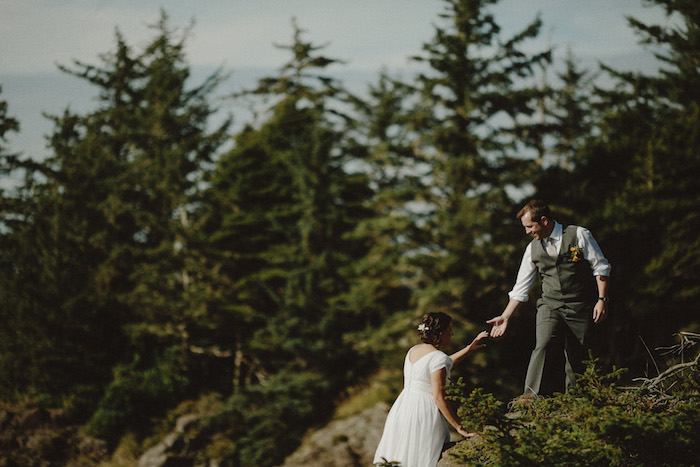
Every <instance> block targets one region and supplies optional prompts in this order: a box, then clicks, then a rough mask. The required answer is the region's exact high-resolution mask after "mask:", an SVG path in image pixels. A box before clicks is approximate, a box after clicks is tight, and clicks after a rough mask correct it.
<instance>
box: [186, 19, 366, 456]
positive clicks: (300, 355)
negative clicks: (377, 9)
mask: <svg viewBox="0 0 700 467" xmlns="http://www.w3.org/2000/svg"><path fill="white" fill-rule="evenodd" d="M302 34H303V31H302V30H300V29H299V28H298V27H296V26H295V31H294V42H293V44H292V45H290V46H283V47H282V48H284V49H286V50H289V51H290V52H291V54H292V59H291V60H290V61H289V62H288V63H287V64H285V65H284V66H283V67H282V68H281V70H280V73H279V75H278V76H272V77H268V78H263V79H261V80H260V81H259V83H258V86H257V87H256V88H254V89H252V90H249V91H246V92H244V93H242V94H243V95H244V96H246V97H247V98H249V99H253V100H254V101H256V102H261V103H262V104H264V105H265V108H264V109H263V110H264V112H263V115H264V116H265V120H264V122H263V123H262V124H260V125H259V126H254V125H249V126H248V127H246V128H245V129H244V130H243V131H242V132H241V133H240V134H239V135H238V136H237V138H236V146H235V148H234V149H233V150H232V151H230V152H229V153H227V154H224V155H223V156H222V157H221V159H220V161H218V164H217V169H216V171H215V173H214V174H213V176H212V179H211V188H210V189H209V190H208V193H207V197H206V199H207V203H206V204H207V206H208V209H207V210H206V214H205V216H204V217H203V218H202V221H201V222H202V229H201V233H202V235H201V239H200V241H201V242H202V243H201V244H202V248H201V250H202V251H206V252H207V263H208V264H210V265H211V268H212V269H213V270H216V271H217V272H218V275H219V278H218V279H216V280H215V281H213V282H212V284H213V285H212V287H213V294H214V296H216V297H217V299H216V301H215V302H214V303H213V304H212V310H211V311H212V313H213V314H214V315H215V316H217V317H218V318H217V319H218V320H219V322H220V323H222V324H224V326H223V327H221V326H220V327H219V330H220V331H222V332H223V334H222V336H221V337H222V340H221V342H225V341H227V342H228V347H225V349H226V350H227V352H228V353H230V354H231V355H234V362H233V368H234V369H233V372H234V374H233V375H232V377H233V389H234V394H233V395H232V397H231V399H230V401H229V404H228V409H227V410H226V411H224V413H222V414H219V415H217V416H216V417H214V418H215V421H213V422H212V423H214V424H216V425H219V424H223V426H222V427H221V428H219V429H220V430H223V431H225V432H227V433H228V436H230V438H231V439H232V445H231V448H230V449H229V451H228V452H227V453H225V454H224V455H225V457H227V458H230V459H233V460H234V463H235V462H240V463H241V464H242V465H244V464H254V465H278V463H279V462H280V461H282V460H283V458H284V456H285V455H286V454H288V453H289V452H290V450H291V449H293V448H294V447H296V445H297V443H298V442H299V440H300V439H301V437H302V436H303V434H304V432H305V431H306V429H307V428H308V427H309V426H310V425H311V424H314V423H318V422H320V421H323V420H325V419H326V418H327V417H328V416H329V415H330V410H331V409H332V407H333V401H334V399H335V397H337V395H338V392H339V391H341V390H343V389H344V388H345V387H346V386H347V384H348V383H349V382H351V381H352V376H353V374H354V372H355V371H356V368H357V366H358V364H359V361H358V360H356V359H353V358H352V355H351V353H350V352H349V347H350V346H349V345H347V344H345V343H344V337H343V336H344V334H345V333H346V332H347V331H350V330H352V329H353V328H354V327H355V324H354V322H355V319H354V317H353V315H352V314H351V313H349V312H348V308H347V306H346V305H345V304H344V301H343V300H342V294H343V293H344V292H345V291H346V290H347V287H348V285H347V279H346V277H345V273H344V270H345V268H347V266H348V264H349V263H350V262H351V261H352V260H353V259H354V258H356V257H358V256H361V255H362V254H363V245H361V244H360V243H359V242H357V241H353V240H352V239H350V238H348V236H347V234H348V233H349V232H350V231H352V229H353V228H354V227H355V225H356V224H357V223H358V222H359V221H360V220H361V219H362V218H363V217H364V216H365V215H366V214H365V208H364V206H363V205H364V203H365V201H366V199H367V197H368V196H369V195H370V192H369V189H368V187H367V181H366V178H365V176H364V175H363V174H362V173H358V172H354V171H352V169H351V167H352V166H353V162H355V161H356V159H357V157H358V156H359V157H361V156H362V154H363V151H362V148H361V147H359V146H358V145H357V144H356V143H355V142H353V140H352V133H353V129H352V119H350V118H349V117H348V116H347V115H346V114H345V113H344V110H345V109H344V107H347V104H344V102H345V101H346V93H345V91H343V89H342V87H341V86H340V85H339V84H338V83H337V82H336V81H335V80H333V79H332V78H329V77H328V76H326V75H325V74H324V70H325V68H326V67H328V66H330V65H332V64H335V63H337V61H336V60H334V59H330V58H326V57H324V56H322V55H319V54H318V50H319V48H318V47H316V46H314V45H313V44H311V43H309V42H306V41H304V40H303V37H302ZM258 98H259V99H258ZM224 336H225V338H224ZM232 417H234V418H232ZM223 419H227V420H229V422H224V421H223ZM232 424H233V425H232ZM242 427H248V428H246V429H241V428H242Z"/></svg>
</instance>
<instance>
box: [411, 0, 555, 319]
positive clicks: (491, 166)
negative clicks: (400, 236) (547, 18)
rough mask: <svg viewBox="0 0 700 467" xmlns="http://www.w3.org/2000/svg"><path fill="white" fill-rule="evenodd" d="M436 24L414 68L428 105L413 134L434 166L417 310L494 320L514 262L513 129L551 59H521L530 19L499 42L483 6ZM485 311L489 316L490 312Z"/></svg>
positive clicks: (516, 161) (451, 5)
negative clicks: (420, 68) (420, 69)
mask: <svg viewBox="0 0 700 467" xmlns="http://www.w3.org/2000/svg"><path fill="white" fill-rule="evenodd" d="M445 3H446V7H447V8H446V11H445V13H444V14H443V15H442V17H443V20H444V22H443V25H442V26H438V27H436V31H435V36H434V38H433V40H432V41H431V42H429V43H427V44H425V45H424V51H425V52H424V54H423V55H422V56H420V57H418V60H419V61H421V62H422V63H425V64H426V65H427V66H428V69H427V71H426V72H425V73H423V74H421V75H420V76H419V77H418V85H417V87H418V89H419V90H420V92H421V93H422V99H423V100H424V103H425V105H426V106H430V107H432V108H433V109H434V112H433V114H432V116H431V117H430V118H425V119H423V124H422V126H421V128H420V131H421V134H422V135H423V137H424V138H425V142H424V143H423V144H424V145H425V147H426V149H425V151H426V154H427V155H429V156H430V163H431V165H432V167H433V172H432V174H431V176H432V185H431V186H430V190H429V192H428V193H426V199H427V200H428V201H429V205H430V206H431V207H432V209H434V213H435V215H434V217H433V219H432V220H431V222H430V223H429V224H428V225H427V231H428V232H430V236H431V244H430V245H429V246H428V245H426V246H428V251H430V252H431V253H430V255H423V263H422V264H421V265H420V267H421V268H423V269H424V271H425V282H424V283H423V284H421V287H422V288H423V289H424V290H425V292H424V294H423V295H424V297H423V298H422V299H421V303H423V304H425V305H426V306H423V305H422V306H420V307H419V311H421V312H422V311H427V310H428V308H430V309H431V310H433V311H434V310H438V309H439V310H442V311H446V312H448V313H451V314H453V315H465V314H468V315H471V316H470V318H471V319H472V320H473V321H475V322H480V321H482V320H483V319H485V318H487V315H488V314H489V313H493V312H494V311H496V308H497V306H498V305H495V304H496V303H499V302H502V301H503V297H504V294H505V291H506V290H504V287H505V284H507V283H509V282H510V281H511V276H514V273H513V272H512V269H513V266H509V264H510V263H517V259H515V256H516V255H517V253H516V251H517V241H515V238H516V237H515V235H517V232H516V231H514V230H513V215H512V211H513V207H512V204H513V201H512V200H511V199H510V197H509V195H508V191H507V189H508V187H520V186H522V185H523V184H524V183H526V182H527V180H524V179H523V178H522V177H520V176H518V173H522V172H521V171H522V169H523V168H524V167H525V165H524V162H523V159H522V157H521V155H520V154H518V153H517V152H515V151H517V149H518V147H519V146H518V144H517V139H516V134H517V131H516V130H517V129H518V127H521V126H522V125H523V122H524V121H528V120H531V116H532V115H533V114H534V112H535V110H536V108H537V105H538V102H539V98H540V96H541V92H540V91H539V90H537V89H536V87H535V86H534V85H532V84H530V82H529V81H528V80H529V79H530V78H532V77H533V75H534V73H535V71H536V70H537V69H538V67H540V66H541V65H543V64H544V63H546V62H547V61H548V60H549V56H550V54H549V52H548V51H545V52H542V53H540V54H534V55H533V54H527V53H524V52H522V51H521V48H522V46H523V44H524V42H525V41H527V40H528V39H531V38H533V37H536V36H537V34H538V31H539V28H540V20H539V19H536V20H535V21H533V22H532V23H531V24H529V25H528V26H526V27H525V29H523V30H522V31H521V32H520V33H518V34H516V35H514V36H513V37H511V38H509V39H507V40H503V39H502V34H501V32H500V27H499V26H498V24H497V23H496V21H495V19H494V17H493V15H492V14H491V13H489V11H488V6H489V5H491V4H494V3H495V1H492V0H489V1H484V0H447V1H446V2H445ZM489 309H490V310H491V311H489Z"/></svg>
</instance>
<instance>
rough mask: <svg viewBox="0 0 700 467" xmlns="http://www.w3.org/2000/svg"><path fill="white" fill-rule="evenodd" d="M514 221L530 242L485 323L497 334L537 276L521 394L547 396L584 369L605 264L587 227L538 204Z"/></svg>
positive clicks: (601, 303)
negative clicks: (563, 220)
mask: <svg viewBox="0 0 700 467" xmlns="http://www.w3.org/2000/svg"><path fill="white" fill-rule="evenodd" d="M518 218H519V219H520V222H521V223H522V225H523V227H524V228H525V233H526V234H528V235H530V236H531V237H532V238H533V240H532V241H531V242H530V244H529V245H528V246H527V248H526V249H525V253H524V254H523V259H522V262H521V263H520V270H519V271H518V277H517V279H516V281H515V286H514V287H513V290H511V291H510V292H509V294H508V296H509V297H510V300H509V301H508V304H507V305H506V308H505V309H504V310H503V313H502V314H501V315H500V316H497V317H495V318H493V319H490V320H489V321H487V323H488V324H493V328H492V329H491V337H500V336H502V335H503V334H504V333H505V332H506V328H507V327H508V320H509V319H510V317H511V315H512V314H513V313H514V312H515V311H516V310H517V309H518V308H519V307H520V305H522V303H523V302H526V301H527V300H528V293H529V290H530V288H531V287H532V285H533V284H534V282H535V280H536V279H537V274H538V273H539V275H540V277H541V278H542V296H541V298H540V299H539V300H538V301H537V317H536V320H535V322H536V327H535V329H536V337H535V349H534V350H533V351H532V355H531V356H530V363H529V365H528V368H527V376H526V377H525V394H530V395H551V394H553V393H554V392H564V390H565V389H568V387H569V386H570V385H571V384H573V383H574V382H575V380H574V375H575V374H582V373H583V371H584V370H585V367H584V365H583V360H584V359H585V358H586V357H587V350H586V348H587V342H586V340H587V337H588V333H589V329H590V327H591V323H592V322H595V323H600V322H601V321H603V320H604V319H605V317H606V314H607V302H608V295H607V291H608V290H607V285H608V282H607V280H608V276H609V275H610V264H609V263H608V260H607V259H605V257H604V256H603V253H602V252H601V250H600V247H599V246H598V243H597V242H596V241H595V239H594V238H593V235H591V232H590V231H589V230H588V229H585V228H583V227H578V226H575V225H569V226H566V227H564V226H562V225H561V224H559V223H558V222H556V221H555V220H554V219H552V215H551V213H550V210H549V207H548V206H547V205H546V204H545V203H544V202H542V201H538V200H533V201H530V202H529V203H527V204H526V205H525V206H524V207H523V208H522V209H521V210H520V212H519V213H518ZM591 276H594V277H595V279H593V277H591ZM563 367H565V370H564V371H562V369H563ZM557 370H558V371H557Z"/></svg>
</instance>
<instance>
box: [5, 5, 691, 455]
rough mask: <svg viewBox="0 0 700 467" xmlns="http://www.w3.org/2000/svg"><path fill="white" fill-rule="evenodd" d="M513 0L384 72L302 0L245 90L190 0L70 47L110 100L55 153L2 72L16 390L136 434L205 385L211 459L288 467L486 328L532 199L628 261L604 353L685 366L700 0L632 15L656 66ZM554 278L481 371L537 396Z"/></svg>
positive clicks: (474, 11) (477, 383) (104, 432)
mask: <svg viewBox="0 0 700 467" xmlns="http://www.w3.org/2000/svg"><path fill="white" fill-rule="evenodd" d="M493 3H496V2H495V1H492V0H445V2H444V14H443V15H442V16H441V17H440V18H430V19H426V21H428V20H430V21H434V23H435V25H436V27H435V31H434V36H433V39H432V40H431V41H429V42H428V43H426V44H424V46H423V49H422V50H416V51H415V60H417V61H419V62H420V63H421V64H422V65H423V68H422V69H423V71H422V72H420V73H418V74H416V75H415V76H409V77H398V76H394V75H393V74H392V71H391V70H386V71H385V72H384V73H381V74H379V75H378V76H377V77H376V81H375V82H374V84H372V85H371V86H370V87H369V89H367V90H366V91H365V92H363V93H356V92H354V93H353V92H350V91H348V90H347V89H346V87H345V86H344V83H343V82H339V81H338V80H337V79H334V78H332V77H331V74H330V70H333V69H337V68H339V67H342V66H343V64H342V59H345V58H346V57H339V58H336V57H327V56H325V55H324V50H323V47H321V46H319V45H317V44H311V43H308V42H306V40H305V35H304V31H303V29H302V27H303V26H305V25H297V24H296V23H294V22H293V23H292V25H291V26H290V38H291V39H290V43H289V44H288V45H286V46H283V48H284V49H285V50H287V51H288V57H289V59H288V61H287V62H286V63H283V64H280V67H279V71H278V72H277V74H275V75H272V76H269V77H267V78H264V79H261V80H260V81H259V82H258V84H257V86H254V87H253V88H251V89H249V90H247V91H245V92H242V93H240V94H237V95H233V96H225V97H221V96H220V95H219V94H218V93H217V90H218V89H219V86H220V85H221V83H222V82H224V80H226V79H227V78H226V71H225V70H222V71H221V72H217V73H215V74H213V75H211V76H210V77H209V78H208V79H206V80H204V81H203V82H193V81H192V79H191V78H190V68H189V66H188V62H187V57H186V56H185V55H184V53H183V47H184V45H185V43H186V41H187V34H188V30H186V29H181V28H179V27H176V26H174V25H172V24H170V23H169V22H168V17H167V12H163V14H162V19H161V21H160V22H159V23H158V24H156V25H154V29H153V36H152V39H151V40H150V42H149V43H148V44H146V45H145V46H143V47H134V46H132V45H131V44H130V43H129V38H128V37H122V36H121V35H120V34H119V33H117V34H116V40H115V45H114V49H113V50H109V51H105V53H104V54H103V55H101V56H100V57H96V58H95V61H94V63H84V62H78V61H76V62H74V63H72V64H64V65H63V66H61V69H62V70H63V71H65V72H66V73H68V74H70V75H72V76H74V77H75V79H76V80H84V81H87V82H89V83H91V84H92V85H93V86H94V90H95V94H96V95H99V104H98V105H97V106H96V108H95V109H94V110H92V111H90V112H86V113H83V114H79V113H73V112H72V111H70V110H69V109H66V111H65V112H63V113H62V114H60V115H51V116H48V118H50V119H51V121H52V122H53V130H52V132H51V133H50V134H49V135H47V141H48V144H49V151H50V157H48V158H46V159H44V160H36V159H33V158H32V157H31V155H24V154H14V153H10V152H9V151H8V150H7V148H6V145H5V143H6V141H7V140H6V138H7V137H8V136H9V135H10V134H11V133H13V132H18V131H21V123H22V122H18V121H16V120H15V119H14V118H13V113H12V105H13V103H12V102H6V101H5V100H3V99H2V95H1V94H0V170H1V172H0V177H3V178H4V177H10V175H12V177H13V179H17V178H19V179H20V180H21V182H19V183H18V184H17V186H11V187H10V186H5V185H2V186H3V188H2V192H1V195H2V197H1V198H0V201H1V203H2V204H1V206H0V209H1V211H0V216H1V217H0V262H1V265H0V307H1V308H0V322H1V323H2V325H1V326H0V381H1V382H2V384H0V399H1V400H2V401H3V402H2V404H3V406H6V407H18V406H22V407H45V408H61V409H64V410H66V411H67V413H68V414H69V416H70V418H71V419H72V420H74V421H75V423H78V424H80V425H81V426H83V427H84V430H85V433H87V434H90V435H91V436H94V437H97V438H100V439H104V440H106V441H107V442H108V443H109V448H110V450H112V451H114V450H117V449H119V447H120V446H123V445H124V444H125V443H132V445H133V446H136V447H134V448H133V449H134V450H135V451H137V452H138V451H139V450H143V449H145V448H146V447H148V445H149V442H151V443H152V441H149V440H152V439H153V437H155V436H157V434H158V433H161V432H162V430H163V426H164V424H165V423H166V422H168V421H171V420H172V418H173V417H174V414H177V413H182V412H184V411H185V410H186V408H189V407H193V406H200V407H204V406H206V407H207V418H206V421H205V422H204V424H203V425H202V428H201V431H202V433H203V435H202V437H201V438H200V443H201V446H198V447H197V448H198V449H199V451H200V452H201V453H202V456H205V457H206V456H209V457H212V458H217V459H223V460H224V461H225V462H228V463H229V464H230V465H278V464H279V463H281V462H282V461H283V460H284V458H285V456H287V455H288V454H290V453H291V452H293V451H294V449H295V448H296V447H297V446H298V445H299V443H300V441H301V439H302V438H303V436H304V434H305V433H306V432H307V431H308V430H309V429H311V428H313V427H318V426H321V425H323V424H325V423H326V422H327V421H328V420H330V419H331V417H332V416H333V414H334V412H335V411H336V410H337V409H338V407H339V406H343V407H345V410H349V411H352V410H360V409H362V408H364V407H367V406H370V405H371V404H372V403H374V402H376V401H379V400H385V401H391V400H392V398H393V397H394V396H395V395H396V394H397V393H398V391H399V390H400V386H401V379H400V362H401V361H402V358H403V355H404V352H405V351H406V349H407V348H408V347H409V346H410V345H411V344H412V343H414V342H415V339H416V336H415V331H414V328H415V324H416V323H417V320H418V318H419V317H420V316H421V315H422V314H424V313H426V312H429V311H444V312H447V313H449V314H450V315H452V316H453V317H454V318H455V320H456V322H455V324H456V325H455V331H456V334H455V337H454V339H453V342H455V345H459V343H465V344H466V343H467V341H468V340H470V339H471V338H473V336H475V335H476V333H477V332H478V331H480V330H482V329H486V325H485V321H486V320H487V319H489V318H491V317H493V316H496V315H498V314H500V313H501V311H502V309H503V307H504V306H505V303H506V301H507V292H508V291H509V290H510V288H511V287H512V284H513V281H514V280H515V275H516V272H517V268H518V266H519V263H520V259H521V255H522V252H523V250H524V248H525V246H526V244H527V242H528V240H529V239H528V238H527V237H526V236H525V235H524V232H523V230H522V227H521V226H520V223H519V220H518V219H516V217H515V214H516V213H517V211H518V209H519V208H520V207H521V206H522V204H524V203H525V202H526V201H528V200H529V199H531V198H533V197H537V198H541V199H544V200H546V201H548V202H549V204H550V205H551V207H552V209H553V211H554V217H555V218H556V219H557V220H558V221H559V222H562V223H564V224H567V223H574V224H577V225H583V226H585V227H587V228H589V229H590V230H591V231H592V232H593V234H594V235H595V237H596V239H597V240H598V242H599V244H600V245H601V247H602V250H603V251H604V253H605V255H606V257H607V258H608V259H609V261H610V263H611V264H612V268H613V269H612V276H611V282H610V297H611V302H610V306H609V318H608V320H607V321H606V322H605V323H604V324H602V325H600V326H598V327H597V336H596V341H595V348H594V355H595V356H596V357H597V358H599V362H600V365H601V366H602V367H604V368H613V367H618V368H620V367H624V368H628V369H629V376H630V377H634V376H640V375H653V374H656V372H657V371H659V369H658V368H656V367H655V365H659V366H660V367H661V368H660V369H661V370H663V366H664V361H663V358H660V357H659V356H658V355H656V354H655V352H654V349H657V348H659V347H661V346H668V345H669V344H671V343H673V342H675V341H676V340H677V338H676V337H674V334H675V333H677V332H679V331H689V332H698V331H700V329H699V328H700V326H699V323H700V319H699V318H698V314H697V311H698V307H697V303H698V300H699V299H700V254H698V252H700V235H699V234H698V227H699V226H700V214H699V213H698V206H700V183H698V179H697V177H698V174H700V154H698V151H699V149H698V148H700V4H698V3H697V2H695V1H692V0H687V1H679V0H654V1H650V2H647V3H649V5H650V7H652V8H658V9H663V10H664V11H665V12H666V13H667V14H668V15H670V17H671V18H672V19H673V21H670V22H669V23H668V24H666V25H656V24H644V23H641V22H638V21H636V20H635V19H634V18H629V19H628V22H629V27H630V28H633V29H634V30H636V31H637V32H638V34H639V38H640V47H643V46H648V47H649V49H650V52H649V53H656V54H657V55H658V58H659V59H660V63H661V68H660V69H659V70H658V73H657V74H654V75H644V74H641V73H638V72H634V73H633V72H623V71H618V70H615V69H614V68H611V67H609V66H606V65H601V66H600V67H599V68H598V69H595V70H593V69H582V68H580V67H579V66H578V65H577V60H576V57H575V56H573V55H571V54H570V53H567V52H566V50H563V49H561V48H557V47H556V44H555V48H554V49H552V50H541V51H538V52H535V53H533V52H529V51H528V52H526V50H530V48H529V47H527V45H528V41H530V40H532V39H534V38H535V37H537V36H538V35H539V34H540V30H541V28H542V27H543V25H542V24H540V21H539V20H538V19H537V18H536V17H533V18H531V19H528V18H525V19H524V21H525V22H524V23H523V28H522V31H521V32H520V33H518V34H517V35H515V36H513V37H504V36H503V34H502V33H501V31H500V29H499V27H498V18H496V17H493V16H491V14H490V13H489V6H490V5H491V4H493ZM528 20H529V21H530V22H529V23H528ZM652 51H653V52H652ZM601 83H604V84H601ZM1 84H2V83H0V85H1ZM242 106H245V107H247V108H249V109H250V110H251V112H245V113H241V115H238V114H237V113H236V111H235V110H234V109H240V108H241V107H242ZM229 113H231V114H232V116H231V117H232V119H233V120H231V119H226V118H222V117H221V115H222V114H229ZM240 118H246V119H247V120H246V121H240V120H239V119H240ZM232 121H235V122H236V127H237V128H239V129H238V130H236V131H235V132H234V131H233V130H232V128H233V125H232ZM18 174H19V175H18ZM532 292H533V293H532V294H531V297H530V301H531V304H529V305H528V306H525V307H523V308H524V309H523V310H521V311H520V312H519V313H518V314H517V315H516V316H515V317H514V318H513V323H512V325H511V327H510V328H509V332H508V334H507V335H506V336H505V337H504V338H502V339H500V340H498V341H493V342H490V343H489V345H488V349H486V350H485V351H483V352H481V353H479V354H478V355H477V356H475V357H474V359H473V360H472V361H471V362H470V363H469V364H467V365H464V366H463V367H462V368H461V369H459V370H458V371H456V372H455V376H463V377H464V380H465V381H467V384H468V385H469V386H470V387H480V388H483V390H484V391H486V392H489V393H493V394H494V395H495V396H496V397H498V398H499V399H501V400H504V401H505V400H509V399H511V398H513V397H515V396H517V395H519V394H520V393H521V390H522V383H523V378H524V372H525V369H526V366H527V360H528V358H529V352H530V350H531V348H532V344H533V339H534V338H533V334H534V325H533V314H534V307H533V306H532V303H534V301H535V299H536V295H537V286H536V287H535V288H534V289H533V291H532ZM397 375H398V376H397ZM348 401H353V403H354V404H355V405H356V406H355V409H352V408H347V407H348ZM227 465H228V464H227Z"/></svg>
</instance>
